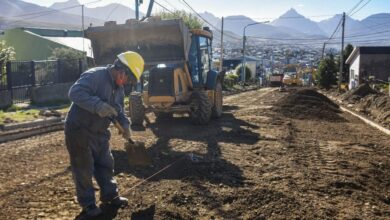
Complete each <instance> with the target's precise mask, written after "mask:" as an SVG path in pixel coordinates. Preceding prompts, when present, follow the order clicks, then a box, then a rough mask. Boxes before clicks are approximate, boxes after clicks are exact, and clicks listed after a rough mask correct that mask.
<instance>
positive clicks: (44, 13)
mask: <svg viewBox="0 0 390 220" xmlns="http://www.w3.org/2000/svg"><path fill="white" fill-rule="evenodd" d="M100 1H102V0H96V1H92V2H87V3H86V4H92V3H96V2H100ZM86 4H84V5H86ZM77 7H82V5H74V6H70V7H65V8H61V9H53V10H48V11H41V12H35V13H30V14H25V15H19V16H14V17H24V16H26V15H37V16H30V17H25V18H23V19H19V20H16V21H13V22H10V23H7V25H8V26H9V25H13V24H16V23H19V22H21V21H25V20H26V19H34V18H39V17H43V16H46V15H49V14H53V13H55V12H61V11H66V10H68V9H71V8H77Z"/></svg>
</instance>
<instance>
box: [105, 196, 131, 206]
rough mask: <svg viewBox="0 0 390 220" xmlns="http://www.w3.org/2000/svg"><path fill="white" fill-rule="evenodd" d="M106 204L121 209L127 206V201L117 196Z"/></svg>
mask: <svg viewBox="0 0 390 220" xmlns="http://www.w3.org/2000/svg"><path fill="white" fill-rule="evenodd" d="M108 204H110V205H112V206H115V207H117V208H123V207H126V206H127V205H128V204H129V200H128V199H126V198H125V197H120V196H117V197H115V198H113V199H112V200H111V201H109V202H108Z"/></svg>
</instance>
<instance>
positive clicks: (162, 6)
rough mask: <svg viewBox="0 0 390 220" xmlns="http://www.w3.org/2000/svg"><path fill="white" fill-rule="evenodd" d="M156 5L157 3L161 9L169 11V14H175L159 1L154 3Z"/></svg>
mask: <svg viewBox="0 0 390 220" xmlns="http://www.w3.org/2000/svg"><path fill="white" fill-rule="evenodd" d="M154 3H156V4H157V5H158V6H160V7H161V8H163V9H165V10H166V11H168V12H169V13H171V14H175V13H174V12H173V11H171V10H169V9H168V8H167V7H165V6H164V5H162V4H160V3H158V2H157V1H154Z"/></svg>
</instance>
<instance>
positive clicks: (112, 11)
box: [106, 4, 119, 21]
mask: <svg viewBox="0 0 390 220" xmlns="http://www.w3.org/2000/svg"><path fill="white" fill-rule="evenodd" d="M118 7H119V4H117V5H116V6H115V8H113V9H112V10H111V11H110V13H109V14H108V15H107V17H106V21H108V19H109V18H110V17H111V15H112V13H114V11H115V10H116V9H117V8H118Z"/></svg>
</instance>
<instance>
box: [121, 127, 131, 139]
mask: <svg viewBox="0 0 390 220" xmlns="http://www.w3.org/2000/svg"><path fill="white" fill-rule="evenodd" d="M122 137H123V139H125V140H129V139H130V137H131V131H130V128H127V129H124V131H123V133H122Z"/></svg>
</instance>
